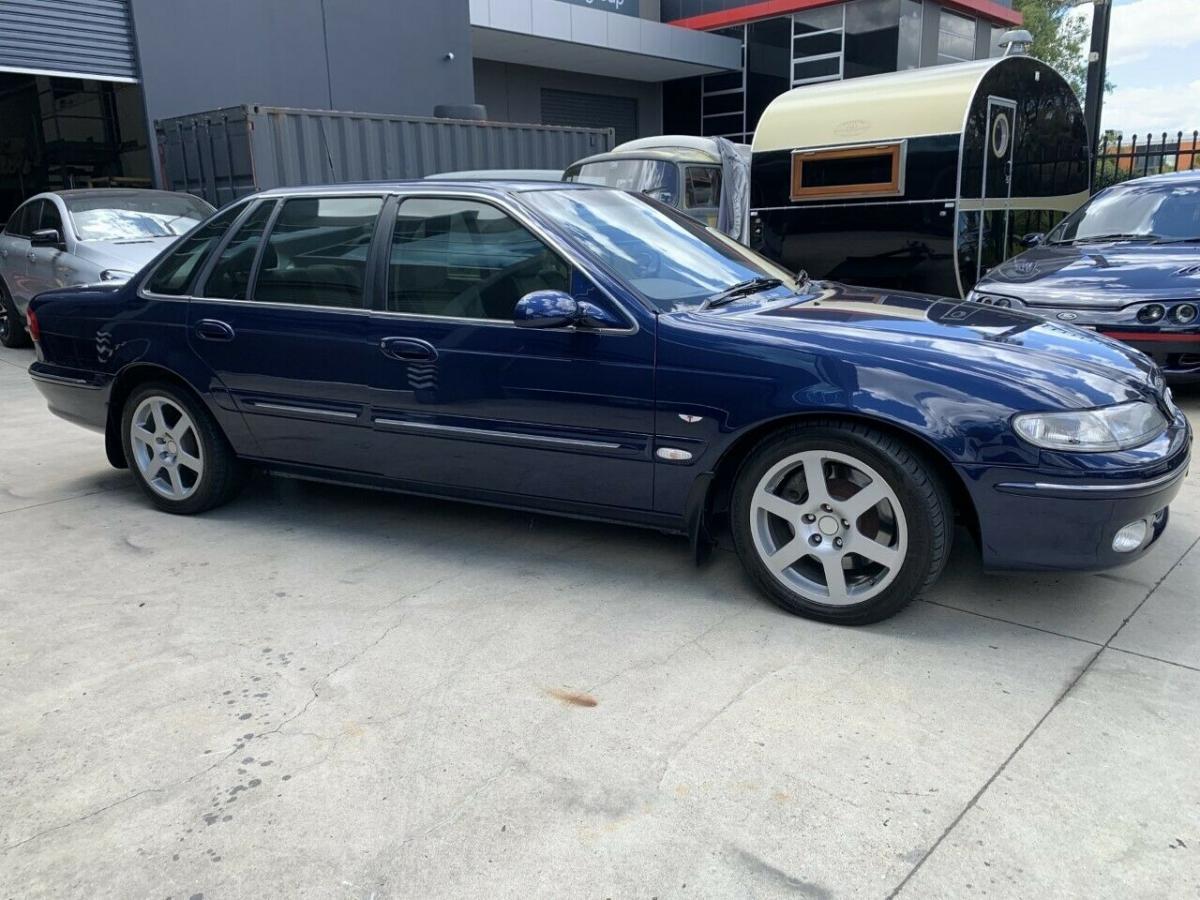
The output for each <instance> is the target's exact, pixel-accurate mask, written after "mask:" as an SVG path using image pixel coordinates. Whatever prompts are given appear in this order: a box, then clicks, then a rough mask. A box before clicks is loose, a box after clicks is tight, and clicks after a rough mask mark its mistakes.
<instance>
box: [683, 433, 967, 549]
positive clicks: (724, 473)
mask: <svg viewBox="0 0 1200 900" xmlns="http://www.w3.org/2000/svg"><path fill="white" fill-rule="evenodd" d="M816 421H820V422H828V421H835V422H839V421H840V422H845V423H847V424H859V425H869V426H871V427H872V428H875V429H877V430H879V431H881V432H883V433H884V434H887V435H889V436H890V437H893V438H895V439H897V440H899V441H902V442H903V443H904V444H906V445H907V446H908V447H909V448H910V449H911V450H912V451H913V452H915V453H916V454H918V455H919V456H920V457H921V459H923V460H925V461H926V462H928V463H929V464H930V465H931V467H932V468H933V470H934V473H935V474H936V475H937V476H938V478H939V479H940V480H941V482H942V485H943V487H945V489H946V492H947V493H948V494H949V496H950V502H951V504H952V505H953V508H954V513H955V515H956V517H957V518H958V520H959V521H960V522H961V523H962V524H963V525H964V526H966V528H967V529H968V530H969V531H970V532H971V533H972V534H973V535H974V536H975V538H976V539H977V540H978V538H979V514H978V511H977V510H976V509H975V502H974V501H973V500H972V499H971V494H970V491H968V490H967V486H966V484H965V483H964V482H963V480H962V478H961V476H960V475H959V474H958V472H956V471H955V469H954V466H953V465H952V464H951V462H950V460H949V459H948V458H947V457H946V455H945V454H944V453H943V452H942V451H941V450H940V449H939V448H938V447H937V445H936V444H934V443H933V442H932V441H930V440H929V439H928V438H926V437H925V436H923V435H921V434H920V433H918V432H915V431H913V430H911V429H908V428H904V427H903V426H900V425H897V424H896V423H895V422H892V421H889V420H887V419H880V418H877V417H875V416H871V415H864V414H861V413H852V412H841V411H837V412H829V411H825V410H817V411H813V412H804V413H794V414H791V415H786V416H781V417H779V418H775V419H771V420H768V421H766V422H760V423H759V424H757V425H755V426H752V427H751V428H748V429H747V430H745V431H744V432H742V433H741V434H739V435H738V436H737V437H736V438H735V439H734V440H733V441H732V442H731V443H730V444H729V446H728V447H726V448H725V450H724V451H723V452H722V454H721V456H720V458H719V459H718V460H717V463H716V465H715V466H714V467H713V468H712V470H711V472H708V473H705V475H704V476H703V477H701V478H700V479H698V481H697V483H698V485H700V486H701V487H700V488H699V489H700V490H702V491H703V498H702V499H700V498H697V501H698V502H692V503H689V509H688V512H687V514H686V515H687V518H688V535H689V537H690V538H691V541H692V548H693V552H694V553H695V555H696V558H697V560H699V559H702V558H703V557H704V555H705V554H706V552H707V549H708V546H710V545H711V544H712V543H715V542H716V540H717V539H718V538H719V536H720V535H721V534H722V533H723V532H725V531H727V530H728V512H729V504H730V498H731V497H732V494H733V482H734V478H735V477H736V476H737V471H738V468H739V467H740V466H741V464H742V461H743V460H744V459H745V458H746V457H747V455H749V453H750V452H751V451H752V450H753V449H754V447H756V446H757V445H758V444H759V443H760V442H761V441H762V440H763V439H765V438H766V437H768V436H769V435H771V434H774V433H775V432H777V431H780V430H782V429H784V428H790V427H793V426H796V425H804V424H805V423H807V422H816Z"/></svg>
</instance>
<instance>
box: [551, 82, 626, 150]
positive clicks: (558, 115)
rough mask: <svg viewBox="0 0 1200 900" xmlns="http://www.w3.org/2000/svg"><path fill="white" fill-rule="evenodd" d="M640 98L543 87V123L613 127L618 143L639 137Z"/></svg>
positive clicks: (575, 126) (577, 126) (580, 126)
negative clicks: (638, 103)
mask: <svg viewBox="0 0 1200 900" xmlns="http://www.w3.org/2000/svg"><path fill="white" fill-rule="evenodd" d="M637 111H638V110H637V100H636V99H635V98H633V97H612V96H608V95H605V94H588V93H585V92H583V91H560V90H556V89H553V88H542V124H543V125H569V126H571V127H573V128H613V129H616V132H617V143H618V144H620V143H622V142H624V141H631V140H633V139H634V138H636V137H637Z"/></svg>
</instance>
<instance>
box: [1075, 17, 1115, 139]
mask: <svg viewBox="0 0 1200 900" xmlns="http://www.w3.org/2000/svg"><path fill="white" fill-rule="evenodd" d="M1086 3H1091V4H1092V42H1091V47H1090V48H1089V50H1088V66H1087V92H1086V93H1085V94H1084V100H1083V117H1084V119H1085V120H1086V121H1087V126H1088V131H1089V132H1090V136H1091V139H1092V153H1095V152H1096V146H1097V145H1098V144H1099V142H1100V136H1101V135H1102V134H1103V132H1102V131H1101V130H1100V112H1101V109H1102V108H1103V106H1104V75H1105V69H1106V68H1107V67H1108V27H1109V22H1110V19H1111V13H1112V0H1082V2H1080V0H1076V2H1075V3H1074V4H1073V5H1076V6H1082V5H1084V4H1086Z"/></svg>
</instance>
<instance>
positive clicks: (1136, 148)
mask: <svg viewBox="0 0 1200 900" xmlns="http://www.w3.org/2000/svg"><path fill="white" fill-rule="evenodd" d="M1189 169H1200V130H1196V131H1192V132H1191V133H1190V134H1189V133H1188V132H1186V131H1177V132H1175V133H1174V134H1173V135H1172V134H1171V133H1170V132H1167V131H1164V132H1162V134H1157V135H1156V134H1146V135H1137V134H1135V135H1133V136H1132V137H1130V138H1129V140H1125V138H1124V137H1123V136H1122V135H1117V136H1115V137H1111V138H1110V137H1109V136H1108V135H1105V136H1104V138H1103V140H1101V142H1100V146H1099V147H1098V148H1096V169H1095V178H1094V179H1093V184H1092V187H1093V190H1099V189H1100V188H1105V187H1108V186H1109V185H1110V184H1116V183H1118V182H1120V181H1125V180H1127V179H1130V178H1141V177H1142V176H1144V175H1161V174H1163V173H1164V172H1178V171H1184V170H1189Z"/></svg>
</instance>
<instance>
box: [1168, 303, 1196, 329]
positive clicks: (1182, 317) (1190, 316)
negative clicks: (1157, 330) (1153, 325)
mask: <svg viewBox="0 0 1200 900" xmlns="http://www.w3.org/2000/svg"><path fill="white" fill-rule="evenodd" d="M1171 318H1172V319H1174V320H1175V322H1176V323H1178V324H1180V325H1191V324H1192V322H1194V321H1196V305H1195V304H1194V303H1180V304H1179V305H1178V306H1172V307H1171Z"/></svg>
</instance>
